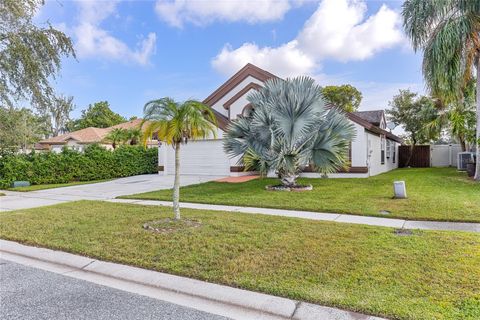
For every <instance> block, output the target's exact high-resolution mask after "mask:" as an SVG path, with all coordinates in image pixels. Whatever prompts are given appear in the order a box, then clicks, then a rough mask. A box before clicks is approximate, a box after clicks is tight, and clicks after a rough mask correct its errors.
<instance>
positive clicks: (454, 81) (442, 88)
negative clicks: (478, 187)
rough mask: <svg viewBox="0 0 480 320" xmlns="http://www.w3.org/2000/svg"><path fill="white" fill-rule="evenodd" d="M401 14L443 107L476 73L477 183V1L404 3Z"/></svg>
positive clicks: (479, 141)
mask: <svg viewBox="0 0 480 320" xmlns="http://www.w3.org/2000/svg"><path fill="white" fill-rule="evenodd" d="M402 14H403V24H404V27H405V31H406V33H407V35H408V36H409V37H410V40H411V42H412V44H413V48H414V49H415V50H422V51H423V76H424V78H425V81H426V83H427V86H428V88H429V89H430V91H431V93H432V95H433V96H435V97H439V98H441V99H442V101H444V102H445V103H447V104H449V103H455V102H457V101H461V100H462V92H463V88H464V87H465V85H466V82H467V81H468V80H469V79H471V78H472V76H473V74H474V72H475V71H476V77H477V79H476V80H477V83H476V90H477V98H476V128H477V129H476V137H475V142H476V148H477V167H476V173H475V177H474V179H475V180H477V181H480V160H479V159H480V61H479V60H480V40H479V34H480V1H473V0H472V1H467V0H448V1H436V0H407V1H405V2H404V4H403V12H402ZM475 69H476V70H475Z"/></svg>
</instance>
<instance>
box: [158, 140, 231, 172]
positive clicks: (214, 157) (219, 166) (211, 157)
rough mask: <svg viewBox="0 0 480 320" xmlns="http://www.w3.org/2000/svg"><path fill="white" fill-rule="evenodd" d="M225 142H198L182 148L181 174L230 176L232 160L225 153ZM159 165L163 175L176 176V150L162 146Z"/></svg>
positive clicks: (159, 151) (159, 149)
mask: <svg viewBox="0 0 480 320" xmlns="http://www.w3.org/2000/svg"><path fill="white" fill-rule="evenodd" d="M222 141H223V140H220V139H215V140H196V141H190V142H188V143H187V144H183V145H182V146H181V148H180V173H181V174H185V175H189V174H191V175H218V176H228V175H230V159H229V158H228V156H227V155H226V154H225V152H224V151H223V142H222ZM158 162H159V163H158V165H159V166H160V167H162V166H163V168H164V169H163V174H169V175H170V174H175V150H174V149H173V147H172V146H169V145H166V144H162V145H161V146H160V147H159V148H158Z"/></svg>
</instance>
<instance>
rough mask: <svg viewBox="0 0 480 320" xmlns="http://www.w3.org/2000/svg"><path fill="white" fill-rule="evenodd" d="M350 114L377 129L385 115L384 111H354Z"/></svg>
mask: <svg viewBox="0 0 480 320" xmlns="http://www.w3.org/2000/svg"><path fill="white" fill-rule="evenodd" d="M352 113H353V114H355V115H356V116H359V117H360V118H362V119H363V120H365V121H368V122H370V123H371V124H373V125H375V126H377V127H378V126H380V122H381V121H382V119H383V117H384V115H385V111H383V110H371V111H355V112H352Z"/></svg>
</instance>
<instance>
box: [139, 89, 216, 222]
mask: <svg viewBox="0 0 480 320" xmlns="http://www.w3.org/2000/svg"><path fill="white" fill-rule="evenodd" d="M143 114H144V116H143V121H144V123H146V128H145V131H144V134H143V136H142V142H143V144H144V145H146V143H147V140H148V139H150V138H151V137H152V135H153V134H154V133H157V134H158V140H159V141H163V142H165V143H167V144H168V145H171V146H172V147H173V148H174V150H175V181H174V184H173V212H174V215H175V220H179V219H180V147H181V145H182V144H185V143H187V142H188V140H195V139H204V138H207V137H209V136H213V137H216V129H217V125H216V118H215V115H214V114H213V111H212V110H211V109H210V107H209V106H207V105H205V104H203V103H201V102H198V101H195V100H188V101H186V102H183V103H179V102H176V101H174V100H173V99H171V98H162V99H158V100H152V101H150V102H147V104H145V106H144V108H143ZM146 121H148V122H146ZM142 124H143V123H142Z"/></svg>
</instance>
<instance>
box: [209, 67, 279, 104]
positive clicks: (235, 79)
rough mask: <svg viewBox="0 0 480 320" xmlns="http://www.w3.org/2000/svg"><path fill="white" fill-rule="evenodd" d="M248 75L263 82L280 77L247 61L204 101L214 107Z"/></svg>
mask: <svg viewBox="0 0 480 320" xmlns="http://www.w3.org/2000/svg"><path fill="white" fill-rule="evenodd" d="M248 76H251V77H253V78H255V79H257V80H260V81H262V82H265V81H267V80H268V79H271V78H278V77H277V76H276V75H274V74H272V73H270V72H268V71H266V70H263V69H261V68H259V67H257V66H255V65H253V64H251V63H247V64H246V65H245V66H244V67H243V68H242V69H240V70H239V71H238V72H237V73H235V74H234V75H233V76H231V77H230V79H228V80H227V81H226V82H225V83H224V84H222V85H221V86H220V87H219V88H218V89H217V90H215V91H214V92H213V93H212V94H211V95H209V96H208V97H207V98H206V99H205V100H203V103H205V104H206V105H208V106H210V107H212V106H213V105H214V104H215V103H217V102H218V101H219V100H220V99H222V98H223V97H224V96H225V95H226V94H227V93H229V92H230V91H231V90H232V89H233V88H235V87H236V86H238V85H239V84H240V83H241V82H242V81H243V80H245V79H246V78H247V77H248Z"/></svg>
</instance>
